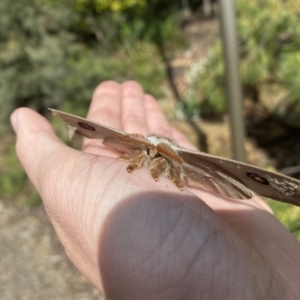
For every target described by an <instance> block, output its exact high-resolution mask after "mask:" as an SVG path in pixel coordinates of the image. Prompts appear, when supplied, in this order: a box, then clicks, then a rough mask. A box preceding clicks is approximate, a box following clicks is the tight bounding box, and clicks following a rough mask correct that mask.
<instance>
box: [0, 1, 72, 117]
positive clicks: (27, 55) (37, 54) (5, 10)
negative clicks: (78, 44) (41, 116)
mask: <svg viewBox="0 0 300 300" xmlns="http://www.w3.org/2000/svg"><path fill="white" fill-rule="evenodd" d="M0 14H1V18H0V40H1V43H0V68H1V73H0V99H1V100H0V101H1V107H2V109H1V112H0V120H2V121H3V120H4V119H5V118H6V117H7V115H8V113H9V112H10V111H11V110H12V109H14V108H16V107H19V106H30V107H33V108H35V109H36V110H37V111H39V112H41V113H44V111H45V108H46V107H47V106H48V105H49V104H50V103H51V104H52V103H57V102H58V101H59V99H61V97H62V84H63V82H64V78H65V77H66V73H67V69H68V66H67V65H66V57H67V55H68V54H69V52H70V49H69V47H68V45H69V42H70V41H71V40H72V38H73V37H72V34H71V33H70V32H68V31H67V27H68V25H69V22H70V21H71V20H72V17H71V15H70V14H69V12H68V11H67V10H66V9H64V8H60V9H59V10H57V9H56V10H51V9H45V8H43V7H42V6H41V5H40V3H39V2H38V1H37V0H24V1H16V2H11V1H8V0H3V1H1V2H0Z"/></svg>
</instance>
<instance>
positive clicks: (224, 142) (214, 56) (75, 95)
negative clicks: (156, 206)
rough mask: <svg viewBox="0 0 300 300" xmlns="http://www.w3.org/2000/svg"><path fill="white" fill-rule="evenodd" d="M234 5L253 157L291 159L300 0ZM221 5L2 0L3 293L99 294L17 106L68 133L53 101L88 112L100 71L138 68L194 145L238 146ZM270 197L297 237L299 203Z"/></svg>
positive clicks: (270, 161) (131, 73) (298, 100)
mask: <svg viewBox="0 0 300 300" xmlns="http://www.w3.org/2000/svg"><path fill="white" fill-rule="evenodd" d="M234 5H235V10H236V18H237V19H236V25H237V38H238V53H239V56H240V57H239V58H240V76H241V84H242V91H243V96H244V97H243V116H244V120H245V125H246V141H245V148H246V152H247V160H248V162H249V163H252V164H255V165H257V166H260V167H264V168H267V169H270V170H273V171H276V170H277V171H281V170H287V168H290V167H293V166H297V165H299V164H300V163H299V162H300V68H299V66H300V50H299V49H300V22H299V18H300V2H299V0H297V1H295V0H284V1H283V0H281V1H280V0H265V1H260V0H253V1H243V0H236V1H234ZM219 13H220V7H219V5H218V1H213V0H177V1H167V0H110V1H108V0H73V1H69V0H68V1H67V0H22V1H14V2H12V1H9V0H1V2H0V15H1V18H0V105H1V110H0V125H1V126H0V136H1V144H0V222H1V225H0V245H1V246H0V257H1V258H0V265H1V269H2V270H4V269H5V270H7V272H4V273H3V274H2V275H1V276H0V294H2V295H6V296H3V298H1V296H0V299H49V297H50V296H49V295H51V297H54V298H55V299H101V298H100V297H101V296H100V294H99V293H98V292H97V291H96V290H95V289H94V288H92V287H91V286H90V285H89V284H88V283H87V282H86V281H85V279H84V278H83V277H81V275H79V274H78V273H77V272H76V271H75V270H74V269H73V267H72V265H71V264H70V263H69V262H68V260H67V259H66V257H65V255H64V253H63V249H62V247H61V246H60V244H59V242H58V241H57V238H56V236H55V234H54V232H53V229H52V227H51V225H50V223H49V221H48V219H47V217H46V215H45V213H44V211H43V208H42V206H41V200H40V198H39V196H38V194H37V193H36V191H35V190H34V188H33V187H32V185H31V184H30V182H29V181H28V179H27V177H26V174H25V172H24V171H23V169H22V167H21V166H20V164H19V162H18V159H17V157H16V154H15V145H14V143H15V137H14V134H13V132H12V129H11V127H10V124H9V115H10V113H11V112H12V111H13V110H14V109H15V108H17V107H20V106H27V107H30V108H32V109H34V110H36V111H38V112H39V113H41V114H42V115H45V116H46V117H49V118H50V119H51V122H52V123H53V124H54V126H55V127H56V129H57V131H58V134H59V135H60V136H61V137H63V138H65V139H66V130H65V128H64V125H62V123H61V122H59V121H58V120H56V119H55V118H52V117H51V116H50V114H49V112H48V111H47V108H48V107H51V108H57V109H60V110H63V111H66V112H69V113H73V114H78V115H80V116H85V114H86V111H87V108H88V105H89V102H90V99H91V96H92V93H93V90H94V88H95V87H96V86H97V85H98V84H99V83H100V82H102V81H104V80H110V79H112V80H117V81H120V82H121V81H124V80H129V79H133V80H137V81H138V82H139V83H140V84H141V85H142V86H143V88H144V90H145V91H146V92H147V93H151V94H152V95H154V96H155V97H156V98H157V99H158V101H159V104H160V106H161V107H162V109H163V110H164V112H165V113H166V115H167V117H168V119H169V120H170V122H171V123H172V124H173V125H174V126H176V127H178V128H179V129H180V130H181V131H183V132H184V133H185V134H186V135H187V136H188V137H189V138H190V140H191V141H192V142H193V143H194V144H195V145H196V146H198V148H199V149H201V150H202V151H207V152H209V153H212V154H216V155H220V156H225V157H231V142H230V133H229V130H228V123H229V116H228V113H227V99H226V96H225V95H226V93H225V82H226V80H225V75H224V74H225V72H224V59H223V53H222V44H221V39H220V18H219ZM299 169H300V168H298V169H296V170H293V172H291V174H292V175H293V176H294V177H296V178H297V176H298V179H299V178H300V176H299V175H300V170H299ZM288 170H289V169H288ZM267 201H268V200H267ZM268 202H269V203H270V205H271V206H272V208H273V210H274V211H275V213H276V216H277V217H278V218H279V219H280V221H281V222H283V223H284V225H285V226H287V228H288V229H289V230H290V231H291V232H292V233H293V234H294V235H296V237H297V238H298V239H300V228H299V226H300V225H299V224H300V223H299V219H300V209H299V208H297V207H293V206H291V205H285V204H282V203H277V202H275V201H268ZM17 257H19V259H17ZM20 267H21V269H18V268H20ZM45 272H46V273H47V274H48V276H45V275H43V274H45ZM51 272H52V273H51ZM41 274H42V275H41ZM51 274H53V276H52V277H51ZM57 274H59V275H57ZM62 278H63V279H62ZM46 287H48V288H46ZM32 291H34V292H35V293H37V294H36V295H37V297H36V298H34V297H33V296H32ZM38 291H39V293H41V294H38ZM30 293H31V294H30ZM64 293H65V294H64ZM26 295H29V296H28V298H26V297H27V296H26Z"/></svg>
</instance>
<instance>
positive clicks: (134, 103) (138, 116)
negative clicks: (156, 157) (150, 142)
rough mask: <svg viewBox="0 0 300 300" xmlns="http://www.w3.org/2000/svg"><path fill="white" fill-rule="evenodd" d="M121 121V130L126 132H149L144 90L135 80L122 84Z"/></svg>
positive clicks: (144, 133)
mask: <svg viewBox="0 0 300 300" xmlns="http://www.w3.org/2000/svg"><path fill="white" fill-rule="evenodd" d="M122 123H123V130H124V131H126V132H128V133H140V134H142V135H147V134H148V133H149V130H148V127H147V122H146V110H145V102H144V92H143V89H142V87H141V86H140V85H139V84H138V83H137V82H135V81H126V82H124V83H123V84H122Z"/></svg>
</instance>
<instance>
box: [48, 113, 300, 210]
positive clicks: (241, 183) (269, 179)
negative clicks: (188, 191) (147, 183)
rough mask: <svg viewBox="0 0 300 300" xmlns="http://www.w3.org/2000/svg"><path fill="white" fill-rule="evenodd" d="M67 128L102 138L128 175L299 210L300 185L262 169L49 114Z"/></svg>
mask: <svg viewBox="0 0 300 300" xmlns="http://www.w3.org/2000/svg"><path fill="white" fill-rule="evenodd" d="M50 110H51V112H52V113H53V115H55V116H58V117H60V118H61V119H62V120H63V121H64V122H66V123H68V124H69V135H70V136H69V137H70V138H72V136H73V134H74V133H77V134H80V135H83V136H84V137H87V138H90V139H101V140H103V144H104V145H106V146H107V147H109V148H112V149H114V150H117V151H119V152H121V153H122V155H120V156H119V157H118V158H119V159H121V160H124V161H127V162H128V163H129V164H128V166H127V171H128V172H129V173H130V172H132V171H134V170H135V169H137V168H140V167H142V166H146V167H148V168H149V170H150V174H151V176H152V177H153V179H154V180H156V181H157V180H158V179H159V176H160V175H166V176H167V177H168V178H169V180H170V181H171V182H172V183H173V184H175V185H176V186H177V187H178V188H179V189H180V190H182V189H183V188H184V187H185V186H192V187H197V188H202V189H205V190H207V191H209V192H212V193H217V194H220V195H223V196H226V197H229V198H233V199H251V198H252V197H253V195H254V193H255V194H258V195H260V196H264V197H267V198H271V199H275V200H278V201H281V202H286V203H290V204H294V205H297V206H300V181H299V180H296V179H294V178H291V177H288V176H285V175H282V174H279V173H274V172H270V171H266V170H264V169H261V168H258V167H255V166H252V165H249V164H246V163H242V162H238V161H235V160H231V159H226V158H222V157H218V156H214V155H210V154H207V153H203V152H199V151H194V150H190V149H186V148H183V147H180V146H178V145H176V144H175V143H174V142H172V140H171V139H169V138H166V137H162V136H158V135H155V134H151V135H148V136H146V137H144V136H142V135H140V134H134V133H133V134H129V133H126V132H124V131H121V130H118V129H115V128H111V127H109V126H106V125H102V124H99V123H97V122H94V121H91V120H88V119H85V118H81V117H78V116H75V115H71V114H68V113H65V112H62V111H58V110H55V109H50Z"/></svg>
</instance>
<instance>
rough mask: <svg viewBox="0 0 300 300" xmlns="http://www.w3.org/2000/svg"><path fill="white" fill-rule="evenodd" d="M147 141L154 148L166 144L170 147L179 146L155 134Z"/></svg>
mask: <svg viewBox="0 0 300 300" xmlns="http://www.w3.org/2000/svg"><path fill="white" fill-rule="evenodd" d="M146 138H147V140H148V141H149V142H150V143H151V144H152V145H154V146H157V145H158V144H159V143H165V144H167V145H169V146H170V147H174V146H177V145H176V144H175V143H173V142H172V141H171V140H170V139H168V138H166V137H162V136H158V135H154V134H150V135H147V137H146Z"/></svg>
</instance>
